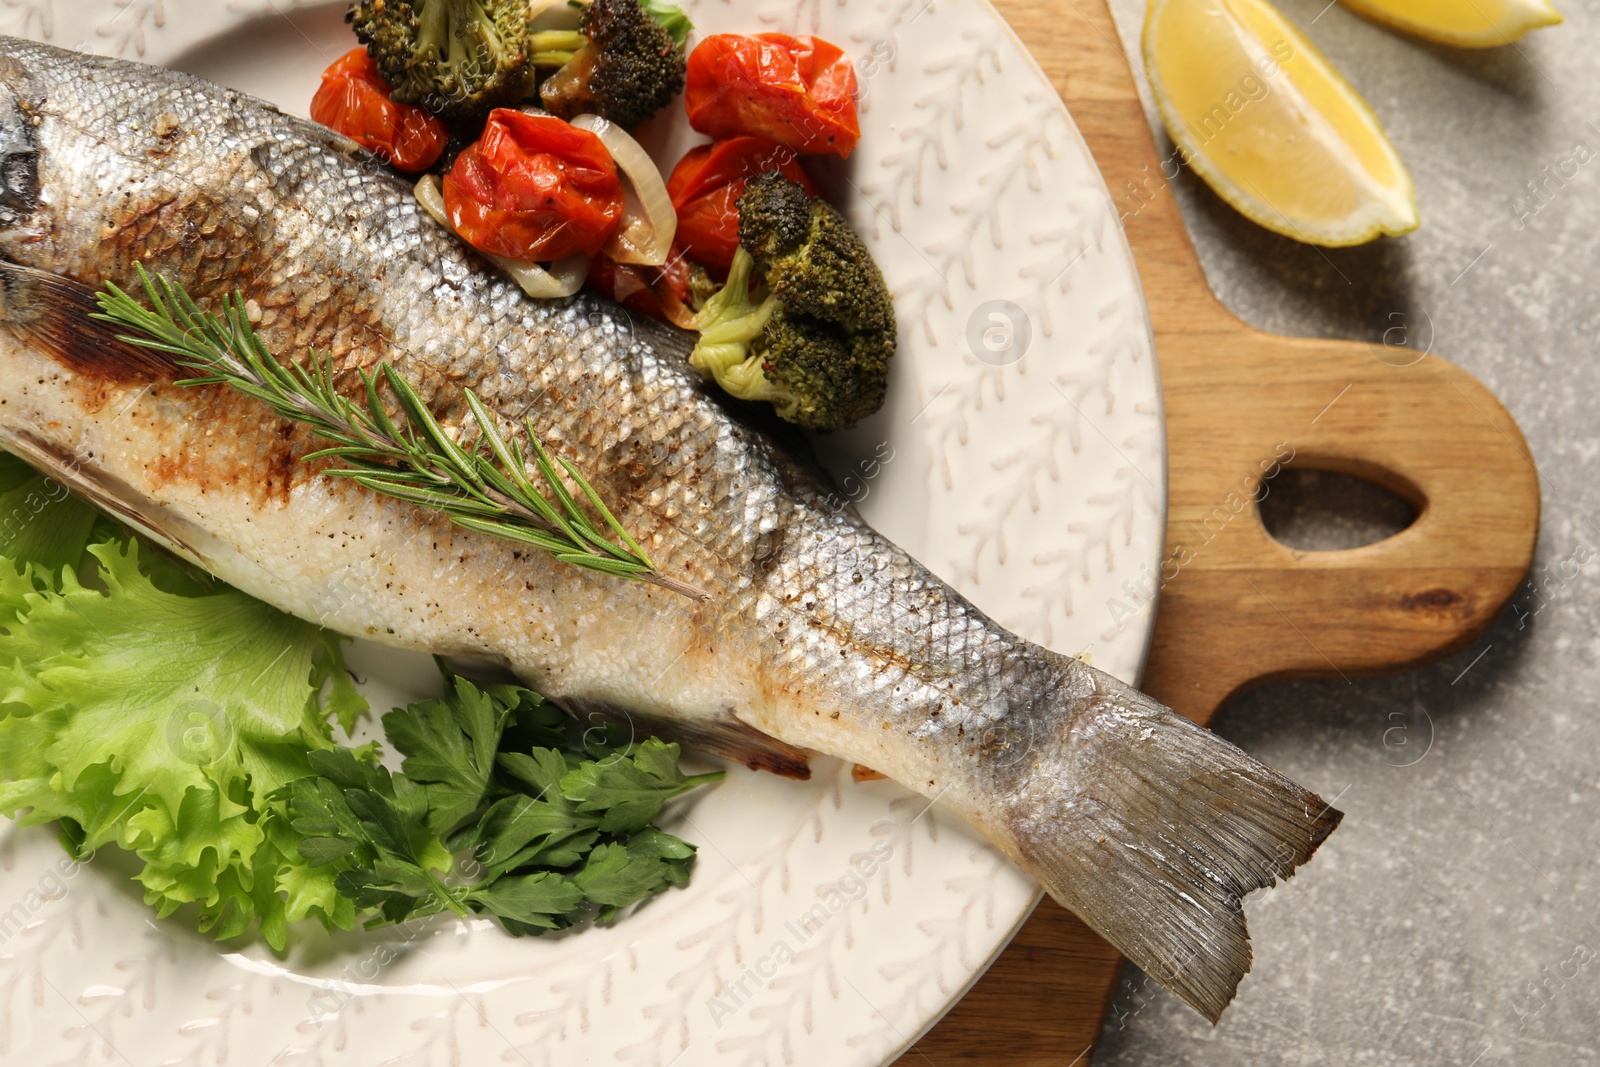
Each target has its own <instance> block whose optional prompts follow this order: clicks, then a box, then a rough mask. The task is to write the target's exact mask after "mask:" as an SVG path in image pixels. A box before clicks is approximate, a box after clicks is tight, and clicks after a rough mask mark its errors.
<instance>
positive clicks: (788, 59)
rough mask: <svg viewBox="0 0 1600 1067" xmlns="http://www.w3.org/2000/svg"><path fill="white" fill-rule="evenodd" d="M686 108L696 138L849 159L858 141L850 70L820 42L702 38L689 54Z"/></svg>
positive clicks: (781, 36) (765, 36) (780, 37)
mask: <svg viewBox="0 0 1600 1067" xmlns="http://www.w3.org/2000/svg"><path fill="white" fill-rule="evenodd" d="M684 105H685V106H686V107H687V108H688V109H689V124H690V125H691V126H693V127H694V128H695V129H697V130H699V131H700V132H701V133H705V134H710V135H711V136H712V137H737V136H739V135H741V134H752V135H755V136H758V137H766V138H768V139H770V140H773V141H776V142H778V143H779V144H781V145H788V146H789V147H790V148H792V149H794V150H795V151H796V152H799V153H801V154H802V155H825V154H827V153H830V152H831V153H834V154H836V155H840V156H848V155H849V154H850V153H851V152H852V151H854V150H855V147H856V139H857V138H859V137H860V136H861V126H860V124H859V123H858V122H857V121H856V71H855V68H854V67H853V66H851V65H850V60H849V58H848V57H846V56H845V54H844V53H843V52H841V51H840V50H839V49H838V48H836V47H835V46H834V45H831V44H829V43H828V42H827V41H824V40H822V39H821V38H818V37H790V36H789V35H788V34H786V33H759V34H756V35H755V36H754V37H747V36H745V35H743V34H737V33H719V34H717V35H715V36H713V37H707V38H706V39H705V40H703V41H701V42H700V44H699V45H698V46H696V47H695V50H694V51H693V52H692V53H690V55H689V81H688V86H687V88H686V89H685V91H684Z"/></svg>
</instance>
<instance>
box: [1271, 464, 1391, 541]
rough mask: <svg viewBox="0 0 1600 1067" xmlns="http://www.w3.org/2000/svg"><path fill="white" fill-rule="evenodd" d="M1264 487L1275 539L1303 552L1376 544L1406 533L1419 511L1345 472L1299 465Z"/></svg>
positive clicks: (1369, 481)
mask: <svg viewBox="0 0 1600 1067" xmlns="http://www.w3.org/2000/svg"><path fill="white" fill-rule="evenodd" d="M1263 485H1264V488H1266V489H1267V495H1266V496H1265V497H1263V498H1262V499H1261V501H1260V509H1261V524H1262V525H1263V526H1265V527H1266V528H1267V533H1269V534H1271V535H1272V538H1273V540H1275V541H1277V542H1278V543H1280V544H1282V545H1285V546H1287V547H1289V548H1293V549H1296V550H1298V551H1302V552H1335V551H1339V550H1342V549H1350V548H1360V547H1362V546H1363V545H1370V544H1374V543H1376V542H1378V541H1382V540H1384V539H1386V538H1389V537H1393V536H1394V535H1395V534H1397V533H1400V532H1401V531H1403V530H1405V529H1406V528H1407V527H1409V526H1410V525H1411V524H1412V523H1414V522H1416V521H1417V515H1418V512H1419V509H1418V507H1417V506H1416V505H1415V504H1413V503H1412V502H1411V501H1410V500H1408V499H1406V498H1405V497H1404V496H1401V495H1399V494H1398V493H1395V492H1393V491H1391V490H1390V489H1388V488H1386V487H1384V486H1382V485H1379V484H1378V483H1377V482H1375V481H1371V480H1369V479H1367V478H1363V477H1360V476H1359V475H1355V474H1347V473H1344V472H1342V471H1332V470H1315V469H1311V468H1306V467H1301V466H1299V465H1296V466H1293V467H1287V468H1285V469H1284V470H1283V471H1282V472H1281V473H1280V474H1279V475H1278V476H1277V477H1276V478H1274V479H1272V481H1271V482H1267V483H1263Z"/></svg>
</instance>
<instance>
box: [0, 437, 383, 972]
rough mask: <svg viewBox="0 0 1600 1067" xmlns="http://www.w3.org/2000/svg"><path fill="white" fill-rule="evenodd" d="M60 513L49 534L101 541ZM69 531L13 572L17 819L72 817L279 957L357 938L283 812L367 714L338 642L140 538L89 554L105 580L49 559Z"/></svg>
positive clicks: (4, 646) (107, 543)
mask: <svg viewBox="0 0 1600 1067" xmlns="http://www.w3.org/2000/svg"><path fill="white" fill-rule="evenodd" d="M7 466H8V465H7ZM5 473H6V471H5V466H0V478H3V477H4V474H5ZM3 484H5V483H4V482H3V481H0V485H3ZM26 484H27V483H26V482H22V483H19V488H17V489H14V490H13V492H12V494H11V495H12V496H13V497H14V496H15V493H16V492H18V491H21V489H20V486H22V485H26ZM30 491H32V492H38V491H39V490H38V489H33V490H30ZM0 498H5V493H4V491H3V490H0ZM51 504H52V507H51V508H45V509H42V510H41V512H40V513H39V514H38V515H36V516H34V517H33V519H32V522H34V523H36V524H55V525H56V527H57V529H58V530H70V531H76V532H75V534H74V535H75V536H79V537H82V536H85V531H84V530H83V529H82V528H81V524H79V525H69V524H68V523H67V521H66V519H67V517H66V516H64V515H60V514H58V512H64V511H67V510H70V509H68V508H67V507H66V506H65V505H64V504H62V503H61V502H56V501H53V502H51ZM76 507H81V505H76V504H74V505H73V508H76ZM0 525H3V523H0ZM91 526H92V523H91ZM30 529H31V527H30ZM65 536H66V535H65V534H64V533H60V534H57V535H55V539H54V540H53V541H52V542H51V543H52V545H54V546H55V547H54V549H53V551H54V555H53V556H52V555H51V553H50V552H42V551H36V556H41V555H42V556H44V557H45V558H42V559H41V558H27V557H24V558H22V559H20V560H17V559H14V558H7V559H5V560H0V628H3V633H0V813H3V814H5V815H9V816H18V815H20V816H21V818H22V821H23V822H25V823H44V822H50V821H55V820H60V821H61V822H62V824H63V829H64V837H65V839H66V840H68V841H69V842H70V843H71V844H72V845H73V846H74V848H75V849H76V851H77V852H78V853H79V854H80V855H84V854H88V853H92V852H94V851H95V850H96V849H98V848H100V847H102V846H104V845H107V844H115V845H117V846H119V847H121V848H124V849H128V850H130V851H132V852H133V853H135V854H136V855H137V856H138V857H139V859H140V860H141V861H143V867H142V868H141V869H140V871H139V873H138V875H137V878H138V881H139V882H140V883H141V885H142V886H143V887H144V892H145V899H146V901H147V902H148V903H150V904H151V905H153V906H155V907H156V909H157V911H158V913H160V914H162V915H166V914H170V913H171V912H173V911H175V910H176V909H178V908H179V907H182V906H184V905H194V906H196V908H197V911H198V917H197V921H198V924H199V926H200V927H201V928H202V929H208V930H212V931H214V932H215V933H216V934H217V935H218V936H222V937H228V936H233V935H236V934H240V933H243V932H245V931H247V930H249V929H250V928H251V927H252V926H254V925H256V924H258V923H259V925H260V928H261V931H262V933H263V936H264V937H265V938H266V940H267V941H268V942H269V943H270V944H271V945H272V946H273V947H274V948H277V949H280V950H281V949H282V947H283V945H284V940H285V937H286V932H287V924H288V923H289V922H291V921H294V920H296V919H299V918H304V917H308V916H310V917H315V918H317V919H319V920H321V921H322V922H324V923H325V924H327V925H330V926H341V927H348V926H350V925H351V924H352V923H353V921H354V909H353V907H352V905H351V904H350V903H349V902H348V901H345V900H343V899H342V898H340V897H339V896H338V894H337V891H336V888H335V886H334V884H333V877H332V872H321V871H316V870H313V869H310V868H309V867H308V866H307V865H306V864H305V863H304V861H303V859H302V858H301V857H300V856H299V854H298V850H297V848H298V842H299V840H300V835H298V834H297V833H295V832H294V830H293V828H292V827H291V826H289V824H288V821H287V818H286V816H285V814H284V813H283V812H282V810H281V809H279V808H277V807H275V806H274V805H272V804H271V803H269V802H268V800H267V798H268V797H269V796H271V795H272V794H274V793H275V792H277V791H278V790H279V789H281V788H283V787H284V786H286V785H287V784H288V783H290V782H292V781H295V780H296V779H299V778H303V777H306V776H308V775H310V774H312V773H313V770H312V766H311V763H310V761H309V755H310V753H312V752H314V751H317V750H322V749H330V748H333V747H334V741H333V734H332V726H331V725H330V718H332V717H337V718H338V719H339V721H340V722H341V723H342V724H344V725H346V726H347V727H348V725H349V724H350V723H351V722H353V720H354V718H355V716H356V715H357V714H359V712H360V710H361V709H362V708H363V707H364V706H365V705H364V702H363V701H362V700H361V698H360V696H359V695H358V694H356V692H355V690H354V688H353V687H352V686H351V685H350V683H349V680H348V675H347V672H346V671H345V670H344V666H343V660H342V656H341V653H340V647H339V639H338V638H337V637H336V636H335V635H332V634H330V633H327V632H326V631H323V630H320V629H319V628H317V627H315V626H312V625H310V624H307V623H304V622H301V621H299V620H296V619H294V618H292V617H290V616H287V615H284V614H283V613H281V612H279V611H277V610H276V609H274V608H271V607H269V606H267V605H265V604H262V603H261V602H259V601H257V600H254V599H252V598H250V597H248V596H246V595H245V594H243V593H240V592H238V591H236V590H233V589H230V588H228V587H226V586H223V585H221V584H220V583H208V582H205V581H203V580H200V579H198V578H195V577H194V576H192V575H190V574H188V573H187V572H185V571H184V570H183V569H182V567H181V566H179V565H176V564H173V563H171V562H170V561H167V560H166V559H165V557H161V556H160V555H159V554H158V553H155V552H153V551H152V550H149V549H146V548H142V547H141V545H140V543H139V542H138V541H137V540H135V539H134V538H132V537H131V536H130V535H128V534H126V533H122V534H114V535H111V536H109V537H107V538H106V539H104V540H100V541H98V542H97V543H94V544H90V545H89V546H88V549H87V551H88V558H87V559H85V560H83V562H84V563H85V564H86V565H85V566H84V567H83V568H81V570H82V572H84V573H86V574H87V573H89V572H92V574H93V581H94V587H91V586H89V585H86V584H85V581H86V580H87V579H85V580H80V577H79V573H80V570H79V569H75V568H74V567H73V566H72V565H71V563H65V564H63V565H61V566H60V567H59V570H57V568H55V567H52V566H51V565H50V563H51V560H52V559H61V558H66V559H70V558H71V557H72V556H73V555H74V552H73V548H72V545H71V544H68V543H66V542H65V540H64V538H65ZM24 543H25V541H24V538H21V537H18V538H13V539H12V541H11V544H13V545H14V546H19V545H23V544H24ZM30 551H35V550H33V549H30ZM76 554H77V555H78V556H79V557H80V559H81V558H82V551H81V549H79V550H78V551H77V553H76ZM88 564H92V566H89V565H88ZM324 693H326V694H327V695H326V696H324V695H323V694H324ZM365 756H366V757H368V758H370V756H371V752H370V750H368V751H367V752H365Z"/></svg>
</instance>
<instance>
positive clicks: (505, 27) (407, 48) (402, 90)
mask: <svg viewBox="0 0 1600 1067" xmlns="http://www.w3.org/2000/svg"><path fill="white" fill-rule="evenodd" d="M345 21H346V22H348V23H350V25H351V26H352V27H354V28H355V31H356V36H357V37H358V38H360V40H361V43H362V44H364V45H366V46H367V53H368V54H369V55H370V56H372V59H373V62H375V63H377V64H378V69H379V70H380V71H382V72H383V76H384V79H385V80H386V81H388V83H389V85H390V87H391V88H392V90H393V92H392V95H393V97H394V98H395V99H396V100H399V101H401V102H402V103H407V104H416V105H417V106H419V107H423V108H426V109H428V110H429V111H431V112H433V113H434V114H436V115H442V116H444V117H446V118H472V117H482V116H483V115H484V114H485V113H487V112H488V111H489V110H490V109H492V108H496V107H502V106H506V105H510V104H514V103H516V102H517V101H518V100H521V99H522V98H523V97H524V96H526V95H527V93H528V92H529V88H530V87H529V81H528V76H529V73H530V70H529V67H528V53H527V41H528V4H527V0H356V2H355V3H354V4H352V5H351V6H350V10H349V11H348V12H346V13H345Z"/></svg>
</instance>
